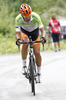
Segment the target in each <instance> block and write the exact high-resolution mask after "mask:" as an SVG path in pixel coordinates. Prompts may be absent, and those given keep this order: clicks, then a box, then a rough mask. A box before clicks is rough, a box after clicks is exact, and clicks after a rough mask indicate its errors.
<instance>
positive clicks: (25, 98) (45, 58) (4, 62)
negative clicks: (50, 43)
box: [0, 50, 66, 100]
mask: <svg viewBox="0 0 66 100" xmlns="http://www.w3.org/2000/svg"><path fill="white" fill-rule="evenodd" d="M41 55H42V70H41V72H42V74H41V83H40V84H36V95H35V96H33V94H31V87H30V84H29V82H28V80H27V79H26V78H25V77H24V76H23V75H22V73H21V70H22V61H21V55H20V54H17V55H16V54H15V55H3V56H0V100H66V51H64V50H62V51H60V52H59V51H58V52H54V51H52V52H51V51H50V52H41ZM27 60H28V59H27ZM27 64H28V62H27Z"/></svg>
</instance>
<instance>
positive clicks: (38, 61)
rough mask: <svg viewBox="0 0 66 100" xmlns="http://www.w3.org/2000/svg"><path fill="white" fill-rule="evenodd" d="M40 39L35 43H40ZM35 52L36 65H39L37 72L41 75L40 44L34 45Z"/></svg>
mask: <svg viewBox="0 0 66 100" xmlns="http://www.w3.org/2000/svg"><path fill="white" fill-rule="evenodd" d="M39 40H40V38H39V37H38V38H37V39H36V40H35V41H39ZM33 51H34V55H35V60H36V65H37V71H38V73H41V72H40V71H41V55H40V43H36V44H33Z"/></svg>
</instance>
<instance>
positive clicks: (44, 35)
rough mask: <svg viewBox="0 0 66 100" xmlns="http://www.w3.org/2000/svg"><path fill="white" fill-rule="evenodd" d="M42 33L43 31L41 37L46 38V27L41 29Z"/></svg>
mask: <svg viewBox="0 0 66 100" xmlns="http://www.w3.org/2000/svg"><path fill="white" fill-rule="evenodd" d="M40 31H41V36H42V37H46V32H45V30H44V27H42V28H40Z"/></svg>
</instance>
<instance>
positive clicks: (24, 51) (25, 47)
mask: <svg viewBox="0 0 66 100" xmlns="http://www.w3.org/2000/svg"><path fill="white" fill-rule="evenodd" d="M21 35H22V36H21V40H22V41H23V42H27V41H29V38H28V36H27V35H26V34H24V33H22V32H21ZM27 53H28V45H27V44H23V45H22V50H21V55H22V63H23V68H26V58H27Z"/></svg>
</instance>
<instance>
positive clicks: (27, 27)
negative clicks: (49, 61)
mask: <svg viewBox="0 0 66 100" xmlns="http://www.w3.org/2000/svg"><path fill="white" fill-rule="evenodd" d="M19 11H20V14H19V15H18V16H17V17H16V19H15V26H16V44H17V45H20V44H19V43H18V40H20V39H21V40H22V41H23V42H27V41H29V36H31V38H32V40H33V41H39V40H40V36H39V30H40V31H41V36H42V37H41V39H42V42H44V41H45V36H46V33H45V30H44V27H43V24H42V21H41V19H40V16H39V15H38V14H37V13H35V12H32V9H31V7H30V6H29V5H27V4H22V5H21V7H20V9H19ZM27 50H28V44H23V46H22V50H21V54H22V63H23V67H22V69H23V74H25V73H26V68H27V65H26V59H27V52H28V51H27ZM33 51H34V55H35V60H36V65H37V75H41V61H42V59H41V55H40V43H35V44H33Z"/></svg>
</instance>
